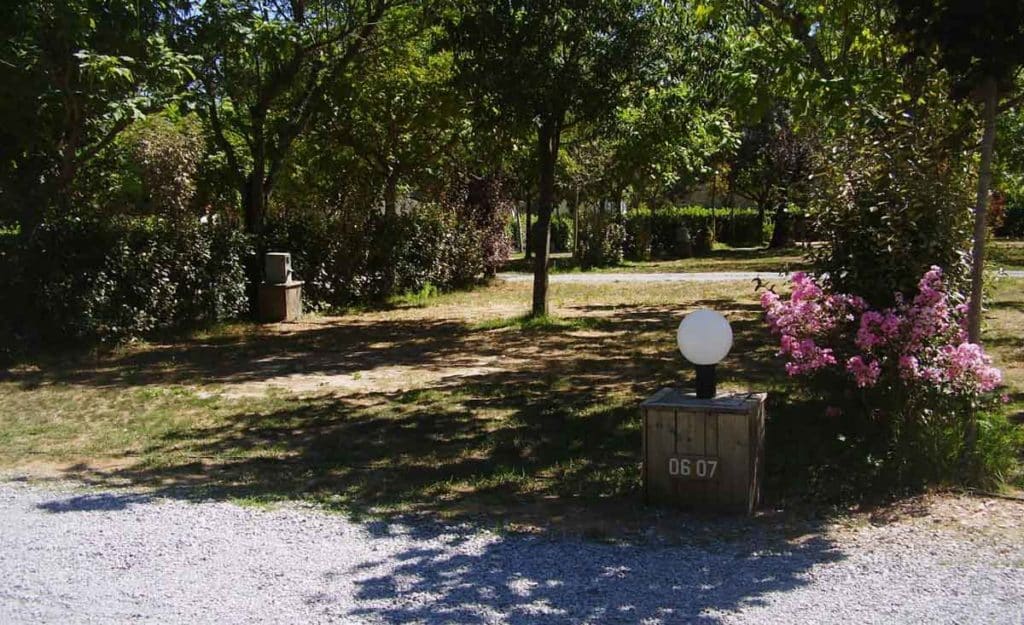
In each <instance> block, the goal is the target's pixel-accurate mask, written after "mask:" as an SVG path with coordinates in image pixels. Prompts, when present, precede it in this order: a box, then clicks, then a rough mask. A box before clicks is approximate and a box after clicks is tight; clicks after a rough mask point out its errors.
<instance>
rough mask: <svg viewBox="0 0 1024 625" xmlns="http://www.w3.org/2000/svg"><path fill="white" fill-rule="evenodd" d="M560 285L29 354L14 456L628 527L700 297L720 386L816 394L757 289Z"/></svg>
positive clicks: (775, 477)
mask: <svg viewBox="0 0 1024 625" xmlns="http://www.w3.org/2000/svg"><path fill="white" fill-rule="evenodd" d="M1022 287H1024V281H1020V280H1017V281H1011V280H1006V281H1003V282H1001V283H999V284H998V285H997V287H996V292H995V298H994V301H993V307H992V310H991V312H990V315H989V318H990V319H989V324H990V334H989V345H990V346H991V350H992V351H993V353H994V355H995V357H996V359H997V362H998V363H999V364H1001V365H1002V366H1003V367H1004V370H1005V371H1006V374H1007V379H1008V383H1009V385H1010V392H1011V394H1012V396H1013V399H1014V404H1011V406H1009V407H1008V409H1009V410H1011V411H1020V410H1021V409H1022V408H1024V356H1022V347H1024V345H1022V343H1021V335H1022V330H1024V289H1022ZM552 290H553V298H552V299H553V315H554V316H553V317H552V318H551V319H547V320H543V321H540V322H538V321H527V320H526V319H525V318H523V317H522V315H523V314H524V313H525V312H526V308H527V306H528V302H529V294H530V286H529V285H527V284H509V283H497V284H494V285H492V286H490V287H487V288H483V289H479V290H476V291H472V292H465V293H454V294H448V295H442V296H439V297H436V298H432V299H429V300H427V301H418V302H417V303H416V304H415V305H400V306H396V307H394V308H391V309H389V310H379V311H368V312H360V313H356V314H352V315H348V316H345V317H333V318H332V317H311V318H309V319H307V320H304V321H303V322H301V323H296V324H280V325H274V326H266V327H253V326H244V325H238V326H229V327H225V328H222V329H219V330H218V331H216V332H211V333H205V334H202V335H197V336H195V337H192V338H190V339H187V340H182V341H179V342H173V343H166V344H150V345H140V346H135V347H131V348H127V349H123V350H120V351H118V352H116V353H113V354H106V355H81V356H79V357H77V358H74V359H71V358H68V357H65V356H61V357H53V358H42V357H41V358H38V359H35V360H33V361H31V362H24V363H21V364H20V365H18V366H16V367H13V368H11V369H9V370H8V371H6V372H5V373H4V374H3V378H2V380H0V469H3V470H6V471H7V472H11V471H16V472H19V473H26V474H29V475H31V476H35V477H39V478H48V477H71V478H75V479H79V480H83V481H86V482H88V483H92V484H96V485H101V486H114V485H133V486H140V487H147V488H152V489H156V490H158V491H160V492H163V493H166V494H169V495H172V496H180V497H215V498H230V499H240V500H247V501H253V502H273V501H280V500H292V499H304V500H311V501H316V502H319V503H321V504H324V505H325V506H327V507H329V508H333V509H338V510H342V511H345V512H348V513H352V514H361V513H371V514H380V513H392V512H410V513H431V514H437V515H441V516H454V517H462V516H472V517H480V516H483V517H485V518H487V519H491V520H494V521H497V520H500V522H502V523H504V524H507V525H519V526H524V525H525V526H540V525H550V524H559V523H574V522H584V523H585V524H591V523H593V522H598V521H599V520H600V522H601V523H605V524H609V525H615V524H622V523H624V519H626V520H627V521H628V519H629V518H632V517H633V516H635V515H638V514H641V511H640V509H639V497H638V488H639V483H638V462H639V440H640V433H639V427H640V424H639V416H638V410H637V404H638V402H639V401H640V400H641V399H643V398H644V397H646V396H647V395H649V394H651V393H653V392H654V391H656V390H657V389H658V388H660V387H662V386H666V385H675V384H680V383H684V382H685V383H688V382H689V378H690V376H691V373H690V371H689V368H688V367H687V366H686V365H685V364H684V363H683V361H682V359H681V357H680V356H679V354H678V352H677V350H676V346H675V340H674V332H675V327H676V325H677V324H678V321H679V319H680V318H681V316H682V315H683V314H684V313H685V312H686V311H688V310H690V309H693V308H696V307H702V306H707V307H711V308H715V309H718V310H721V311H723V312H725V313H726V314H727V315H728V316H729V318H730V320H731V321H732V324H733V329H734V332H735V346H734V348H733V351H732V353H731V354H730V355H729V357H728V358H727V360H726V361H725V362H724V363H723V365H722V366H721V368H720V370H721V373H722V376H723V380H722V386H723V387H724V388H725V389H734V390H754V389H756V390H764V389H767V390H769V391H771V392H772V393H773V395H774V397H776V398H777V400H782V399H785V400H786V402H787V404H793V405H800V402H801V397H800V390H799V387H798V386H796V385H794V384H792V383H791V381H790V380H789V379H788V378H786V376H785V375H784V374H783V372H782V371H781V370H780V367H779V366H778V363H777V361H776V360H775V358H774V347H773V346H772V345H771V342H770V339H769V336H768V334H767V332H766V329H765V326H764V324H763V323H762V321H761V314H760V309H759V307H758V305H757V301H756V296H755V293H754V292H753V289H752V286H751V285H749V284H746V283H743V282H733V283H719V284H621V283H620V284H608V285H585V284H557V285H553V286H552ZM775 405H780V404H779V403H778V401H776V404H775ZM813 416H814V415H811V418H810V419H805V421H799V420H793V419H791V418H789V417H787V415H786V414H783V413H781V412H779V411H776V412H775V413H774V414H773V424H774V425H772V426H771V428H774V429H770V430H769V436H770V437H772V436H774V437H775V438H774V443H773V442H772V440H771V439H770V447H769V454H768V458H769V478H770V481H769V497H770V498H773V501H774V502H776V503H778V501H779V500H780V498H785V497H789V496H790V495H791V494H792V493H794V492H798V491H799V490H800V489H801V488H803V487H804V486H805V485H806V484H807V483H810V482H804V481H803V480H811V479H812V478H813V476H802V475H798V474H795V473H792V471H793V468H792V467H793V466H796V465H795V461H796V460H798V458H796V456H795V453H796V452H794V450H799V449H802V448H809V447H813V446H814V445H815V443H814V441H813V432H807V433H805V432H803V431H802V430H798V429H797V428H798V427H802V426H800V424H801V423H813ZM805 418H806V415H805ZM773 444H774V445H775V446H774V447H772V446H771V445H773ZM786 445H789V446H791V447H793V449H789V448H788V447H787V448H786V449H785V450H783V449H782V446H786ZM581 504H585V505H581ZM574 519H575V521H574Z"/></svg>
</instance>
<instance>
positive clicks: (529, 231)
mask: <svg viewBox="0 0 1024 625" xmlns="http://www.w3.org/2000/svg"><path fill="white" fill-rule="evenodd" d="M532 209H533V198H531V197H530V195H529V194H527V196H526V235H525V238H526V241H525V243H523V258H525V259H526V260H530V259H531V258H532V257H533V224H531V223H530V219H531V217H532V216H533V210H532Z"/></svg>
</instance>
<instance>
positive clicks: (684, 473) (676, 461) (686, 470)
mask: <svg viewBox="0 0 1024 625" xmlns="http://www.w3.org/2000/svg"><path fill="white" fill-rule="evenodd" d="M716 469H718V460H717V459H715V458H669V459H668V474H669V475H671V476H673V477H694V476H695V477H698V478H701V479H711V478H713V477H715V470H716Z"/></svg>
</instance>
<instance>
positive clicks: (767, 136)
mask: <svg viewBox="0 0 1024 625" xmlns="http://www.w3.org/2000/svg"><path fill="white" fill-rule="evenodd" d="M812 154H813V151H812V149H811V146H810V144H809V143H808V142H807V141H805V140H803V139H801V138H800V137H798V136H797V135H796V133H795V132H793V129H792V127H791V126H790V123H789V120H788V119H787V118H786V115H785V114H784V113H783V112H782V111H781V110H780V109H776V110H775V111H774V112H772V113H770V114H769V115H767V116H766V117H765V118H764V119H763V120H762V121H761V122H760V123H758V124H756V125H753V126H749V127H747V128H746V129H745V130H744V132H743V139H742V141H741V142H740V147H739V149H738V150H737V152H736V156H735V159H734V161H733V167H732V170H731V172H730V184H731V186H732V188H733V189H734V190H735V191H736V192H737V193H738V194H739V195H741V196H743V197H745V198H747V199H749V200H751V201H752V202H754V203H755V204H756V205H757V210H758V215H759V216H760V219H761V222H762V223H764V218H765V214H766V212H767V211H768V210H771V211H772V212H773V215H772V219H773V221H774V223H775V227H774V229H773V230H772V238H771V242H770V243H769V245H768V246H769V247H772V248H779V247H786V246H788V245H789V244H790V237H791V232H790V227H789V226H790V223H789V213H788V205H789V203H790V201H791V200H792V199H793V197H794V196H796V195H797V194H799V193H801V192H802V191H803V190H804V189H805V188H806V187H807V182H808V180H809V178H810V176H811V173H812V167H811V159H812Z"/></svg>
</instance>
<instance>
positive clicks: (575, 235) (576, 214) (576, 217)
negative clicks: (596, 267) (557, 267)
mask: <svg viewBox="0 0 1024 625" xmlns="http://www.w3.org/2000/svg"><path fill="white" fill-rule="evenodd" d="M579 249H580V188H579V187H576V196H575V197H574V198H573V202H572V255H573V257H574V258H579V253H578V252H577V250H579Z"/></svg>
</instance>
